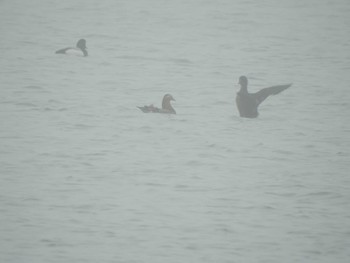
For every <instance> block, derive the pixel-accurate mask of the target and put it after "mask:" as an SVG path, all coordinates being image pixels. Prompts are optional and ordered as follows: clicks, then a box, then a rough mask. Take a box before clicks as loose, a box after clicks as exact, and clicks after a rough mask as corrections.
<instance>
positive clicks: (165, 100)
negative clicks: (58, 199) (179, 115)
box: [162, 94, 175, 113]
mask: <svg viewBox="0 0 350 263" xmlns="http://www.w3.org/2000/svg"><path fill="white" fill-rule="evenodd" d="M170 101H175V99H174V97H173V96H172V95H171V94H165V95H164V97H163V102H162V109H165V110H169V111H171V112H174V113H175V110H174V108H173V107H172V106H171V104H170Z"/></svg>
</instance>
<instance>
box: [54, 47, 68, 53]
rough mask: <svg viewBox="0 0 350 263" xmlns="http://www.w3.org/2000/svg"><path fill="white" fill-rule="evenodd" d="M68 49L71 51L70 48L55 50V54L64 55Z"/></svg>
mask: <svg viewBox="0 0 350 263" xmlns="http://www.w3.org/2000/svg"><path fill="white" fill-rule="evenodd" d="M68 49H71V47H66V48H62V49H60V50H57V51H56V52H55V53H56V54H65V53H66V51H67V50H68Z"/></svg>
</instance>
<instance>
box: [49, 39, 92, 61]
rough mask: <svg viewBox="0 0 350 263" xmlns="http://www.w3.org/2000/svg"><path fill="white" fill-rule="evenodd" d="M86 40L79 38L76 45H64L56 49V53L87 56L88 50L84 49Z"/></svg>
mask: <svg viewBox="0 0 350 263" xmlns="http://www.w3.org/2000/svg"><path fill="white" fill-rule="evenodd" d="M86 49H87V47H86V40H85V39H80V40H79V41H78V42H77V45H76V47H66V48H62V49H60V50H57V51H56V54H66V55H75V56H82V57H87V55H88V52H87V51H86Z"/></svg>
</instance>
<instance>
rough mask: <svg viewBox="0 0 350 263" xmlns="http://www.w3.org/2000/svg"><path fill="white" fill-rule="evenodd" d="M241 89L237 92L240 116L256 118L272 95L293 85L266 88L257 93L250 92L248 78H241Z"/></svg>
mask: <svg viewBox="0 0 350 263" xmlns="http://www.w3.org/2000/svg"><path fill="white" fill-rule="evenodd" d="M238 84H239V85H240V86H241V89H240V90H239V91H238V92H237V96H236V105H237V108H238V111H239V115H240V116H241V117H243V118H256V117H258V115H259V112H258V107H259V105H260V104H261V103H262V102H263V101H264V100H265V99H266V98H267V97H268V96H270V95H276V94H278V93H280V92H282V91H284V90H285V89H287V88H289V87H290V86H291V85H292V83H290V84H285V85H278V86H272V87H268V88H264V89H262V90H260V91H258V92H256V93H249V92H248V79H247V77H246V76H241V77H240V78H239V82H238Z"/></svg>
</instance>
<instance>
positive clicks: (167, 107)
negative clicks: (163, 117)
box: [137, 94, 176, 114]
mask: <svg viewBox="0 0 350 263" xmlns="http://www.w3.org/2000/svg"><path fill="white" fill-rule="evenodd" d="M170 101H175V99H174V98H173V96H172V95H170V94H165V95H164V97H163V101H162V108H157V107H155V106H153V104H152V105H149V106H143V107H137V108H139V109H140V110H142V111H143V112H144V113H149V112H153V113H166V114H176V111H175V110H174V108H173V107H172V106H171V103H170Z"/></svg>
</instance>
